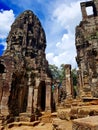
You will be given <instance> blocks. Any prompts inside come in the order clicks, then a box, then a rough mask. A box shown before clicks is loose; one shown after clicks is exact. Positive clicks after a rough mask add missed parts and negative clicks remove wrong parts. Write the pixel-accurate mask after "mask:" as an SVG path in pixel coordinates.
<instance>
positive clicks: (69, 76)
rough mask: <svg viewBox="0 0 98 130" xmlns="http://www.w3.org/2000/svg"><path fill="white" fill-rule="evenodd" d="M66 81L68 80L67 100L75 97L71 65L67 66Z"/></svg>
mask: <svg viewBox="0 0 98 130" xmlns="http://www.w3.org/2000/svg"><path fill="white" fill-rule="evenodd" d="M65 79H66V98H72V97H73V88H72V87H73V86H72V78H71V65H69V64H66V65H65Z"/></svg>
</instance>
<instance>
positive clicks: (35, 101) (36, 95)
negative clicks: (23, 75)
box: [33, 78, 40, 110]
mask: <svg viewBox="0 0 98 130" xmlns="http://www.w3.org/2000/svg"><path fill="white" fill-rule="evenodd" d="M39 84H40V79H38V78H36V79H35V87H34V104H33V106H34V110H36V109H38V88H39Z"/></svg>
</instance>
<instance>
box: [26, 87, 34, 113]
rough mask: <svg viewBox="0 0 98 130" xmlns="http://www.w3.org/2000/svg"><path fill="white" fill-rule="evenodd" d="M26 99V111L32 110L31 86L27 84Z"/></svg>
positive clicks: (30, 111)
mask: <svg viewBox="0 0 98 130" xmlns="http://www.w3.org/2000/svg"><path fill="white" fill-rule="evenodd" d="M28 89H29V90H28V101H27V112H28V113H32V112H33V87H32V86H29V88H28Z"/></svg>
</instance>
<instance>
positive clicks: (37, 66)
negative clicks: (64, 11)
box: [0, 10, 52, 116]
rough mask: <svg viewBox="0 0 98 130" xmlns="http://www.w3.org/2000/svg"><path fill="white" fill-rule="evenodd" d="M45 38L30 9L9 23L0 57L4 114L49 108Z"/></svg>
mask: <svg viewBox="0 0 98 130" xmlns="http://www.w3.org/2000/svg"><path fill="white" fill-rule="evenodd" d="M45 48H46V37H45V33H44V30H43V28H42V26H41V23H40V21H39V19H38V18H37V17H36V16H35V15H34V14H33V12H32V11H30V10H27V11H25V12H23V13H22V14H21V15H20V16H19V17H17V19H16V20H15V22H14V23H13V24H12V26H11V31H10V33H9V35H8V37H7V49H6V51H5V53H4V54H3V56H1V57H0V110H1V113H2V114H3V115H4V114H6V115H8V114H10V115H13V116H17V115H19V113H23V112H27V113H29V114H30V113H31V114H32V113H36V112H37V111H38V110H39V111H51V106H52V104H51V78H52V77H51V73H50V70H49V69H48V62H47V60H46V56H45Z"/></svg>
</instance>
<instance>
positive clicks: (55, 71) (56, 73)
mask: <svg viewBox="0 0 98 130" xmlns="http://www.w3.org/2000/svg"><path fill="white" fill-rule="evenodd" d="M49 68H50V70H51V73H52V76H53V79H59V80H60V81H62V80H63V78H64V73H65V70H64V64H62V65H61V66H60V68H58V67H57V66H56V65H49Z"/></svg>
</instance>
